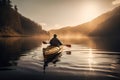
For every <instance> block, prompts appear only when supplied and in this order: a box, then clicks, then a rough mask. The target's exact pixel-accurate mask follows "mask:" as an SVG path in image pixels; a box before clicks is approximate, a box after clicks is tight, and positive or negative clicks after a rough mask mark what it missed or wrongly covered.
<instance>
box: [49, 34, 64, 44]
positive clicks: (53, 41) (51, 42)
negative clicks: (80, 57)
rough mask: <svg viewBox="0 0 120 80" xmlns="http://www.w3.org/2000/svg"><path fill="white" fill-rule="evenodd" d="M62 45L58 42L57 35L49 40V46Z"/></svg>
mask: <svg viewBox="0 0 120 80" xmlns="http://www.w3.org/2000/svg"><path fill="white" fill-rule="evenodd" d="M60 45H62V43H61V42H60V40H59V39H58V38H57V35H56V34H54V35H53V38H52V39H51V40H50V46H60Z"/></svg>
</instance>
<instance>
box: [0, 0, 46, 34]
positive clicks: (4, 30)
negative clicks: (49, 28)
mask: <svg viewBox="0 0 120 80" xmlns="http://www.w3.org/2000/svg"><path fill="white" fill-rule="evenodd" d="M7 1H8V0H7ZM7 1H6V0H0V36H24V35H25V36H26V35H36V34H46V35H47V32H46V31H44V30H42V26H41V25H38V24H37V23H35V22H34V21H32V20H30V19H28V18H26V17H24V16H22V15H20V14H19V13H18V12H17V10H16V7H15V10H14V9H13V8H11V4H10V2H7ZM9 1H10V0H9Z"/></svg>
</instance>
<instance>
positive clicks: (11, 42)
mask: <svg viewBox="0 0 120 80" xmlns="http://www.w3.org/2000/svg"><path fill="white" fill-rule="evenodd" d="M40 46H41V41H38V40H37V39H33V38H32V39H31V38H1V39H0V67H7V66H12V65H14V66H15V65H17V62H16V61H17V60H19V58H20V56H22V55H23V54H25V53H27V52H28V51H29V50H31V49H34V48H36V47H40Z"/></svg>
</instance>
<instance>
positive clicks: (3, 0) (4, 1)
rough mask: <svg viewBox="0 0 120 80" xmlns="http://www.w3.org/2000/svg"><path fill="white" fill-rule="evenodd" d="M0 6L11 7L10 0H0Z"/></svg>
mask: <svg viewBox="0 0 120 80" xmlns="http://www.w3.org/2000/svg"><path fill="white" fill-rule="evenodd" d="M0 6H2V7H3V6H4V7H12V5H11V1H10V0H0Z"/></svg>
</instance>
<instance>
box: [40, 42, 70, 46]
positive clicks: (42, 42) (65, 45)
mask: <svg viewBox="0 0 120 80" xmlns="http://www.w3.org/2000/svg"><path fill="white" fill-rule="evenodd" d="M42 43H43V44H49V43H47V42H45V41H43V42H42ZM63 46H66V47H71V45H70V44H63Z"/></svg>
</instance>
